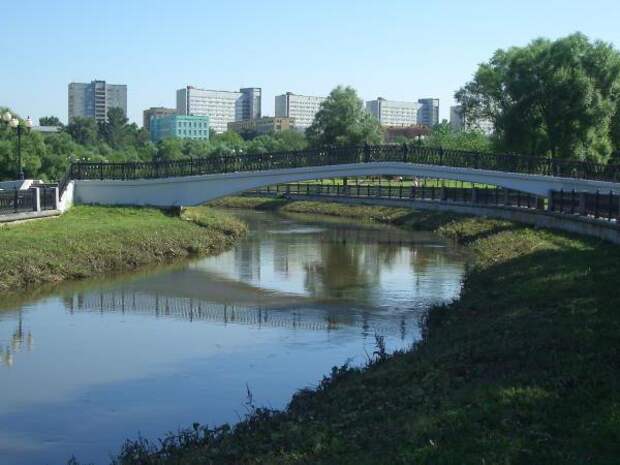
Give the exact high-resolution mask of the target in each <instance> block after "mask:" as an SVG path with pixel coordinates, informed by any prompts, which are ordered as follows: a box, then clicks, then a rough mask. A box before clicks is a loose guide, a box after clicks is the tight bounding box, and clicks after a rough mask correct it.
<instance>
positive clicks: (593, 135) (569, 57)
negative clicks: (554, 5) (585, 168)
mask: <svg viewBox="0 0 620 465" xmlns="http://www.w3.org/2000/svg"><path fill="white" fill-rule="evenodd" d="M455 96H456V99H457V100H458V101H459V103H460V104H461V105H463V109H464V113H465V115H466V117H468V118H489V119H491V120H492V121H493V122H494V124H495V130H496V134H497V136H498V140H499V143H500V145H501V147H500V148H502V149H504V150H511V151H518V152H525V153H532V154H537V155H549V156H552V157H557V158H571V159H592V160H596V161H601V162H604V161H606V160H607V159H608V158H609V156H610V154H611V151H612V138H611V127H610V124H611V121H612V119H613V117H614V115H615V113H616V108H617V102H618V99H619V98H620V53H619V52H618V51H617V50H616V49H614V48H613V46H612V45H611V44H607V43H605V42H601V41H594V42H592V41H590V40H589V39H588V38H587V37H586V36H584V35H583V34H580V33H576V34H572V35H570V36H567V37H564V38H561V39H558V40H555V41H551V40H547V39H537V40H534V41H533V42H531V43H530V44H529V45H527V46H525V47H513V48H510V49H508V50H498V51H497V52H495V54H494V55H493V57H492V58H491V60H489V62H487V63H483V64H481V65H480V66H479V68H478V70H477V71H476V73H475V75H474V78H473V80H472V81H470V82H468V83H467V84H466V85H465V86H464V87H463V88H461V89H460V90H458V91H457V92H456V95H455Z"/></svg>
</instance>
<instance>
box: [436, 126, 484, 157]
mask: <svg viewBox="0 0 620 465" xmlns="http://www.w3.org/2000/svg"><path fill="white" fill-rule="evenodd" d="M424 145H428V146H429V147H443V148H444V149H452V150H469V151H472V152H490V151H491V150H492V148H493V143H492V140H491V138H490V137H488V136H486V135H485V134H484V133H483V132H482V131H481V130H478V129H463V130H454V129H453V128H452V126H451V125H450V124H449V123H448V122H447V121H445V120H444V121H442V122H441V123H439V124H437V125H436V126H435V127H434V128H433V129H432V130H431V133H430V135H429V136H427V137H426V138H425V139H424Z"/></svg>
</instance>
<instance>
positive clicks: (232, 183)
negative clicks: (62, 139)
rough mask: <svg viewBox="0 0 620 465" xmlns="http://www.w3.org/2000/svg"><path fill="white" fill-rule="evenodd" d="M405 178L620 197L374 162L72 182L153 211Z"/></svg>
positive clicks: (91, 200)
mask: <svg viewBox="0 0 620 465" xmlns="http://www.w3.org/2000/svg"><path fill="white" fill-rule="evenodd" d="M381 175H385V176H407V177H414V176H417V177H425V178H437V179H450V180H456V181H469V182H474V183H480V184H491V185H496V186H500V187H504V188H507V189H513V190H519V191H522V192H527V193H530V194H535V195H539V196H543V197H546V196H548V195H549V192H550V191H552V190H556V191H559V190H561V189H563V190H565V191H571V190H573V189H574V190H576V191H580V192H596V191H597V190H601V192H603V191H607V192H609V191H610V190H613V191H615V192H620V183H612V182H605V181H590V180H584V179H573V178H558V177H550V176H540V175H528V174H517V173H506V172H501V171H489V170H477V169H472V168H452V167H447V166H431V165H421V164H415V163H402V162H377V163H362V164H343V165H329V166H315V167H305V168H288V169H278V170H269V171H250V172H235V173H223V174H209V175H202V176H184V177H172V178H163V179H139V180H128V181H119V180H76V181H75V200H76V202H77V203H84V204H103V205H149V206H157V207H171V206H192V205H200V204H202V203H205V202H208V201H209V200H214V199H217V198H219V197H225V196H227V195H232V194H236V193H240V192H244V191H247V190H250V189H255V188H257V187H263V186H268V185H272V184H282V183H288V182H297V181H308V180H313V179H325V178H338V177H347V176H351V177H353V176H360V177H361V176H381Z"/></svg>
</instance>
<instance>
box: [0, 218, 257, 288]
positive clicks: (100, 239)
mask: <svg viewBox="0 0 620 465" xmlns="http://www.w3.org/2000/svg"><path fill="white" fill-rule="evenodd" d="M245 231H246V227H245V225H244V224H243V223H242V222H240V221H239V220H236V219H235V218H234V217H232V216H229V215H226V214H224V213H220V212H216V211H214V210H213V209H210V208H207V207H196V208H188V209H183V210H182V211H178V212H165V211H162V210H156V209H149V208H121V207H92V206H77V207H74V208H72V209H71V210H70V211H69V212H67V213H65V214H64V215H62V216H60V217H58V218H52V219H46V220H37V221H32V222H27V223H22V224H15V225H6V226H2V227H0V244H2V248H1V249H0V293H7V292H13V291H16V290H20V289H25V288H29V287H33V286H37V285H41V284H44V283H54V282H60V281H64V280H68V279H80V278H88V277H92V276H96V275H100V274H103V273H111V272H122V271H131V270H135V269H138V268H140V267H142V266H145V265H150V264H157V263H165V262H170V261H173V260H176V259H179V258H184V257H189V256H194V255H205V254H214V253H218V252H220V251H222V250H224V249H225V248H228V247H230V246H231V245H232V244H233V243H234V242H235V241H236V240H237V239H239V238H240V237H241V236H243V235H244V234H245Z"/></svg>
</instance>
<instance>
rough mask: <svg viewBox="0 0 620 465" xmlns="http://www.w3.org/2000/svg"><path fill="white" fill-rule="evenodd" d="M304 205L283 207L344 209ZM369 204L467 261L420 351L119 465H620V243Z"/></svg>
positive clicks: (335, 376)
mask: <svg viewBox="0 0 620 465" xmlns="http://www.w3.org/2000/svg"><path fill="white" fill-rule="evenodd" d="M271 200H272V199H269V201H271ZM266 201H267V200H266ZM222 203H223V202H220V205H221V204H222ZM301 203H302V202H294V203H291V204H287V205H284V204H283V203H282V204H281V205H279V206H278V208H282V209H284V210H285V211H292V210H295V211H299V210H303V209H306V211H305V212H307V209H313V210H314V211H315V212H316V213H326V212H327V211H331V212H332V213H333V212H334V210H333V209H334V208H336V207H334V206H333V205H329V204H325V203H321V204H319V205H316V204H315V205H309V204H307V205H305V206H303V205H301ZM293 204H297V207H295V206H294V205H293ZM320 205H324V207H320ZM228 206H230V204H229V205H228ZM284 207H285V208H284ZM319 207H320V208H319ZM343 208H345V209H346V212H348V213H349V214H350V216H355V217H358V218H359V217H361V216H362V215H361V213H360V212H359V211H354V212H353V213H352V207H351V206H345V207H343ZM364 208H367V209H369V210H367V213H369V214H370V215H369V219H370V217H372V218H375V220H376V221H378V220H377V218H391V219H390V221H393V222H395V223H398V224H400V225H401V226H403V227H415V228H417V229H420V228H423V227H425V226H428V227H429V228H431V229H434V230H436V231H438V232H439V233H440V234H443V235H445V236H447V237H450V238H454V239H456V240H458V241H460V242H461V243H463V244H467V246H468V247H469V248H470V249H471V250H472V251H473V254H472V255H473V256H474V259H473V260H474V263H473V265H472V268H471V269H470V271H469V272H468V275H467V277H466V279H465V282H464V287H463V291H462V294H461V297H460V298H459V300H458V301H456V302H454V303H452V304H449V305H445V306H440V307H435V308H432V309H431V310H430V311H429V312H428V314H427V316H426V319H425V322H424V331H423V338H422V340H421V341H420V342H419V343H417V344H416V345H415V347H413V348H412V349H411V350H409V351H404V352H399V353H395V354H391V355H387V354H385V353H384V352H383V351H382V350H380V349H381V344H380V343H379V344H378V347H379V350H377V352H376V354H375V359H374V360H373V361H372V362H371V363H369V364H368V366H366V367H363V368H351V367H346V366H345V367H341V368H335V369H334V370H333V372H332V373H331V375H330V376H327V377H325V378H324V379H323V380H322V381H321V383H320V384H319V386H318V388H316V389H314V390H302V391H300V392H298V393H297V394H296V395H295V396H294V398H293V399H292V401H291V402H290V405H289V406H288V408H287V409H286V410H284V411H279V412H278V411H271V410H268V409H260V408H252V410H251V412H250V413H249V414H248V415H247V417H246V418H245V419H244V420H243V421H241V422H240V423H239V424H237V425H235V426H228V425H224V426H221V427H218V428H206V427H201V426H199V425H194V428H193V429H191V430H188V431H186V432H184V433H183V434H181V435H175V436H170V437H169V438H167V439H165V440H163V442H162V443H157V445H154V444H150V443H149V442H147V441H145V440H139V441H135V442H131V441H130V442H127V443H126V444H125V445H124V447H123V448H122V451H121V453H120V455H119V456H118V457H117V459H116V463H119V464H199V463H200V464H236V465H241V464H270V465H271V464H325V465H327V464H329V465H333V464H339V465H342V464H355V465H366V464H368V465H370V464H372V465H377V464H386V465H387V464H390V465H392V464H431V463H432V464H502V465H503V464H584V463H593V464H594V463H595V464H616V463H618V456H620V312H619V309H620V293H619V292H618V290H617V287H618V282H619V277H620V248H619V247H617V246H614V245H611V244H607V243H602V242H597V241H594V240H590V239H584V238H576V237H570V236H567V235H564V234H557V233H552V232H549V231H544V230H533V229H530V228H527V227H523V226H520V225H516V224H513V223H509V222H503V221H494V220H485V219H473V218H458V217H456V218H454V217H453V218H452V219H449V218H447V217H446V216H445V215H436V216H434V217H433V215H432V214H429V213H425V214H424V215H425V216H418V215H417V213H415V212H411V211H408V212H406V211H400V212H396V211H393V212H391V213H390V212H388V211H386V210H385V209H379V210H376V211H371V209H374V207H364ZM321 210H322V211H321ZM385 215H387V217H386V216H385ZM386 221H387V220H386ZM379 342H380V341H379Z"/></svg>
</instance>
